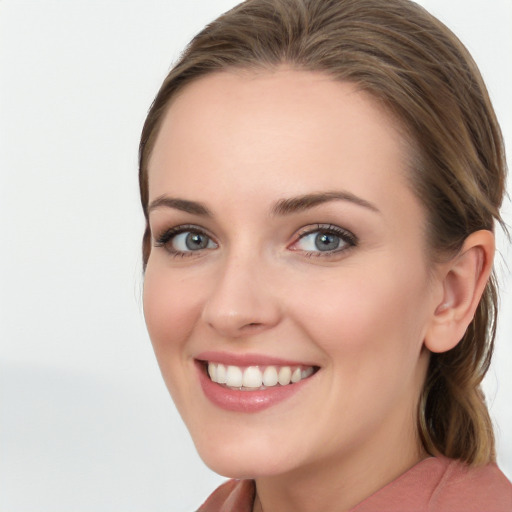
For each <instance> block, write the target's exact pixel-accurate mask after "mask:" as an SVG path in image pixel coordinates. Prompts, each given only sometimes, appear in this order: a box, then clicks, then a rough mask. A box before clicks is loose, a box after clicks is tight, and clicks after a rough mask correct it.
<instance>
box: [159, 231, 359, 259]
mask: <svg viewBox="0 0 512 512" xmlns="http://www.w3.org/2000/svg"><path fill="white" fill-rule="evenodd" d="M183 233H191V234H198V235H202V236H205V237H207V238H208V239H209V243H210V242H212V243H213V244H215V245H217V246H218V244H217V242H215V240H214V239H213V237H212V236H210V235H209V234H208V233H207V232H206V231H205V230H204V229H201V228H200V227H198V226H195V225H190V224H186V225H181V226H176V227H173V228H170V229H167V230H165V231H164V232H163V233H162V234H160V235H159V236H158V238H157V239H156V240H155V243H154V245H155V247H163V248H165V250H166V251H167V252H168V253H169V254H170V255H171V256H172V257H175V258H178V257H181V258H187V257H193V256H197V255H198V253H202V252H203V251H204V250H211V249H212V248H208V247H206V248H204V249H199V250H197V251H194V250H190V251H179V250H176V249H174V248H173V247H172V244H171V243H170V242H172V241H173V240H174V239H175V237H177V236H178V235H180V234H183ZM314 233H322V234H325V235H334V236H336V237H338V238H339V239H340V240H341V243H342V244H343V246H342V247H341V248H336V249H334V250H328V251H320V250H318V251H302V254H303V255H304V256H306V257H308V258H328V257H329V256H331V257H332V256H334V255H338V254H340V253H342V252H346V251H348V250H350V249H352V248H353V247H355V246H357V245H358V239H357V237H356V236H355V235H354V234H353V233H351V232H350V231H348V230H346V229H343V228H340V227H339V226H335V225H332V224H316V225H315V226H314V227H313V226H308V227H305V228H303V229H302V230H301V231H299V233H298V237H297V240H295V241H294V242H293V243H292V244H290V245H289V246H288V248H289V249H290V250H293V251H297V252H299V251H300V249H293V246H294V245H296V244H298V243H299V242H300V241H301V240H302V239H304V238H305V237H307V236H309V235H313V234H314Z"/></svg>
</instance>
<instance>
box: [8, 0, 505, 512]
mask: <svg viewBox="0 0 512 512" xmlns="http://www.w3.org/2000/svg"><path fill="white" fill-rule="evenodd" d="M235 3H236V2H235V1H233V0H223V1H218V0H216V1H211V0H180V1H177V0H167V1H165V2H164V1H156V0H149V1H148V0H128V1H127V0H124V1H121V0H117V1H116V0H106V1H100V0H97V1H91V0H73V1H72V2H70V1H65V0H61V1H55V0H53V1H50V0H46V1H44V2H39V1H36V0H32V1H23V0H18V1H14V0H0V112H1V113H0V144H1V145H0V230H1V231H0V232H1V238H0V240H1V241H0V244H1V250H0V258H1V260H0V322H1V324H0V343H1V345H0V510H1V511H2V512H22V511H30V512H61V511H66V512H75V511H84V512H102V511H105V512H112V511H123V512H131V511H141V510H144V511H148V512H149V511H173V512H174V511H176V512H177V511H183V512H184V511H187V510H188V511H190V510H193V509H195V508H196V507H197V506H198V505H199V504H200V503H201V502H202V500H203V499H204V498H205V497H206V496H207V494H208V493H209V492H210V491H211V490H212V489H213V488H214V487H215V486H216V485H217V484H218V483H219V482H220V481H222V480H223V479H222V478H221V477H219V476H217V475H214V474H213V473H211V472H210V471H208V470H207V469H206V468H205V467H204V466H203V464H202V463H201V461H200V460H199V459H198V457H197V455H196V454H195V451H194V448H193V445H192V443H191V441H190V439H189V437H188V434H187V432H186V430H185V428H184V426H183V424H182V422H181V420H180V418H179V417H178V415H177V414H176V412H175V411H174V407H173V405H172V402H171V400H170V398H169V397H168V395H167V391H166V390H165V388H164V384H163V382H162V381H161V378H160V375H159V371H158V368H157V365H156V363H155V360H154V356H153V353H152V350H151V346H150V342H149V340H148V337H147V334H146V332H145V328H144V320H143V315H142V308H141V297H140V295H141V294H140V291H141V286H142V279H141V258H140V237H141V234H142V229H143V221H142V213H141V211H140V208H139V202H138V201H139V200H138V190H137V145H138V137H139V134H140V129H141V126H142V123H143V120H144V118H145V114H146V112H147V109H148V107H149V105H150V103H151V101H152V99H153V97H154V94H155V93H156V91H157V89H158V87H159V85H160V83H161V81H162V80H163V78H164V77H165V75H166V73H167V71H168V69H169V67H170V65H171V63H172V62H173V61H175V60H176V58H177V57H178V55H179V53H180V51H181V49H182V48H183V47H184V45H185V44H186V43H187V42H188V40H189V39H190V38H191V37H192V36H193V35H194V34H195V33H196V32H197V31H198V30H199V29H201V28H202V27H203V26H204V24H205V23H206V22H208V21H210V20H211V19H213V18H214V17H216V16H217V15H218V14H220V13H221V12H223V11H225V10H226V9H227V8H229V7H231V6H232V5H234V4H235ZM421 3H422V4H424V5H425V6H426V7H427V8H429V9H430V10H431V11H432V12H433V13H434V14H436V15H437V16H438V17H440V18H441V20H443V21H444V22H445V23H447V24H448V26H450V27H451V28H452V29H453V30H454V31H455V32H456V33H457V34H458V35H459V37H460V38H461V39H462V40H463V42H464V43H465V44H466V45H467V46H468V47H469V49H470V51H471V52H472V53H473V55H474V57H475V59H476V61H477V63H478V64H479V66H480V67H481V70H482V73H483V75H484V78H485V79H486V81H487V84H488V86H489V89H490V93H491V97H492V99H493V101H494V104H495V107H496V110H497V112H498V116H499V117H500V120H501V124H502V128H503V131H504V134H505V140H506V143H507V144H508V149H509V157H510V148H511V147H512V126H511V124H512V105H511V100H510V94H509V90H510V87H511V83H512V59H511V58H510V56H511V55H512V34H511V32H510V27H511V26H512V1H511V0H490V1H486V2H484V1H483V0H471V1H470V0H450V1H449V2H447V1H446V0H424V1H423V2H421ZM506 216H507V220H508V222H509V223H512V215H511V208H510V203H507V213H506ZM500 240H501V241H500V250H501V253H502V256H500V257H499V258H498V262H497V263H498V268H499V270H500V273H501V276H502V281H503V283H504V292H503V303H502V310H501V326H500V333H499V339H498V346H497V350H496V357H495V363H494V366H493V369H492V371H491V372H490V375H489V377H488V379H487V381H486V383H485V386H486V390H487V392H488V394H489V399H490V402H491V411H492V415H493V417H494V418H495V420H496V423H497V426H498V441H499V442H498V448H499V462H500V464H501V466H502V468H503V470H504V471H505V472H506V474H507V475H508V476H509V478H510V477H512V407H511V406H510V405H509V404H510V397H511V396H512V376H511V374H510V371H509V368H510V366H511V364H512V347H511V338H512V314H511V313H512V280H511V277H510V273H509V272H507V271H506V270H505V269H504V261H505V260H506V259H507V251H508V258H509V259H510V254H511V252H510V250H508V249H507V248H506V244H505V243H504V241H503V237H500Z"/></svg>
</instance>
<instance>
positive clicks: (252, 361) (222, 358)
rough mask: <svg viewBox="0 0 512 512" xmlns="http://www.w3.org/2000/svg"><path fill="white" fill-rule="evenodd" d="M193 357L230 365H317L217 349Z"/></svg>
mask: <svg viewBox="0 0 512 512" xmlns="http://www.w3.org/2000/svg"><path fill="white" fill-rule="evenodd" d="M195 359H196V360H198V361H208V362H213V363H220V364H225V365H232V366H306V367H309V366H318V365H315V364H313V363H310V362H309V361H296V360H295V361H294V360H291V359H283V358H280V357H273V356H269V355H264V354H251V353H248V354H234V353H231V352H217V351H207V352H201V353H200V354H198V355H197V356H196V357H195Z"/></svg>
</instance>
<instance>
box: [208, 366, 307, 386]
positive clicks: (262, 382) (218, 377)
mask: <svg viewBox="0 0 512 512" xmlns="http://www.w3.org/2000/svg"><path fill="white" fill-rule="evenodd" d="M313 373H315V368H314V367H313V366H308V367H301V366H295V367H293V366H275V365H268V366H265V367H263V366H247V367H242V366H235V365H224V364H221V363H214V362H209V363H208V375H209V376H210V379H211V380H212V382H215V383H216V384H221V385H225V386H226V387H227V388H229V389H236V390H240V391H262V390H265V389H268V388H273V387H276V386H288V385H290V384H296V383H297V382H300V381H301V380H304V379H307V378H308V377H310V376H311V375H313Z"/></svg>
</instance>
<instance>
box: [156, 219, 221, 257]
mask: <svg viewBox="0 0 512 512" xmlns="http://www.w3.org/2000/svg"><path fill="white" fill-rule="evenodd" d="M183 233H192V234H197V235H202V236H205V237H207V238H208V239H209V240H210V241H211V242H213V243H214V244H216V245H217V243H216V242H215V241H214V239H213V237H211V236H210V235H209V234H208V233H207V232H206V231H205V230H204V229H201V228H199V227H198V226H194V225H192V224H185V225H181V226H176V227H173V228H170V229H167V230H166V231H164V232H163V233H162V234H161V235H159V236H158V238H157V239H156V240H155V247H163V248H165V250H166V251H167V252H168V253H169V254H170V255H171V256H173V257H175V258H180V257H181V258H187V257H190V256H196V254H194V253H198V252H202V251H192V250H191V251H178V250H176V249H174V248H173V247H172V244H171V243H170V242H172V241H173V239H174V238H175V237H177V236H178V235H180V234H183ZM206 249H207V250H209V249H208V248H206Z"/></svg>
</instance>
